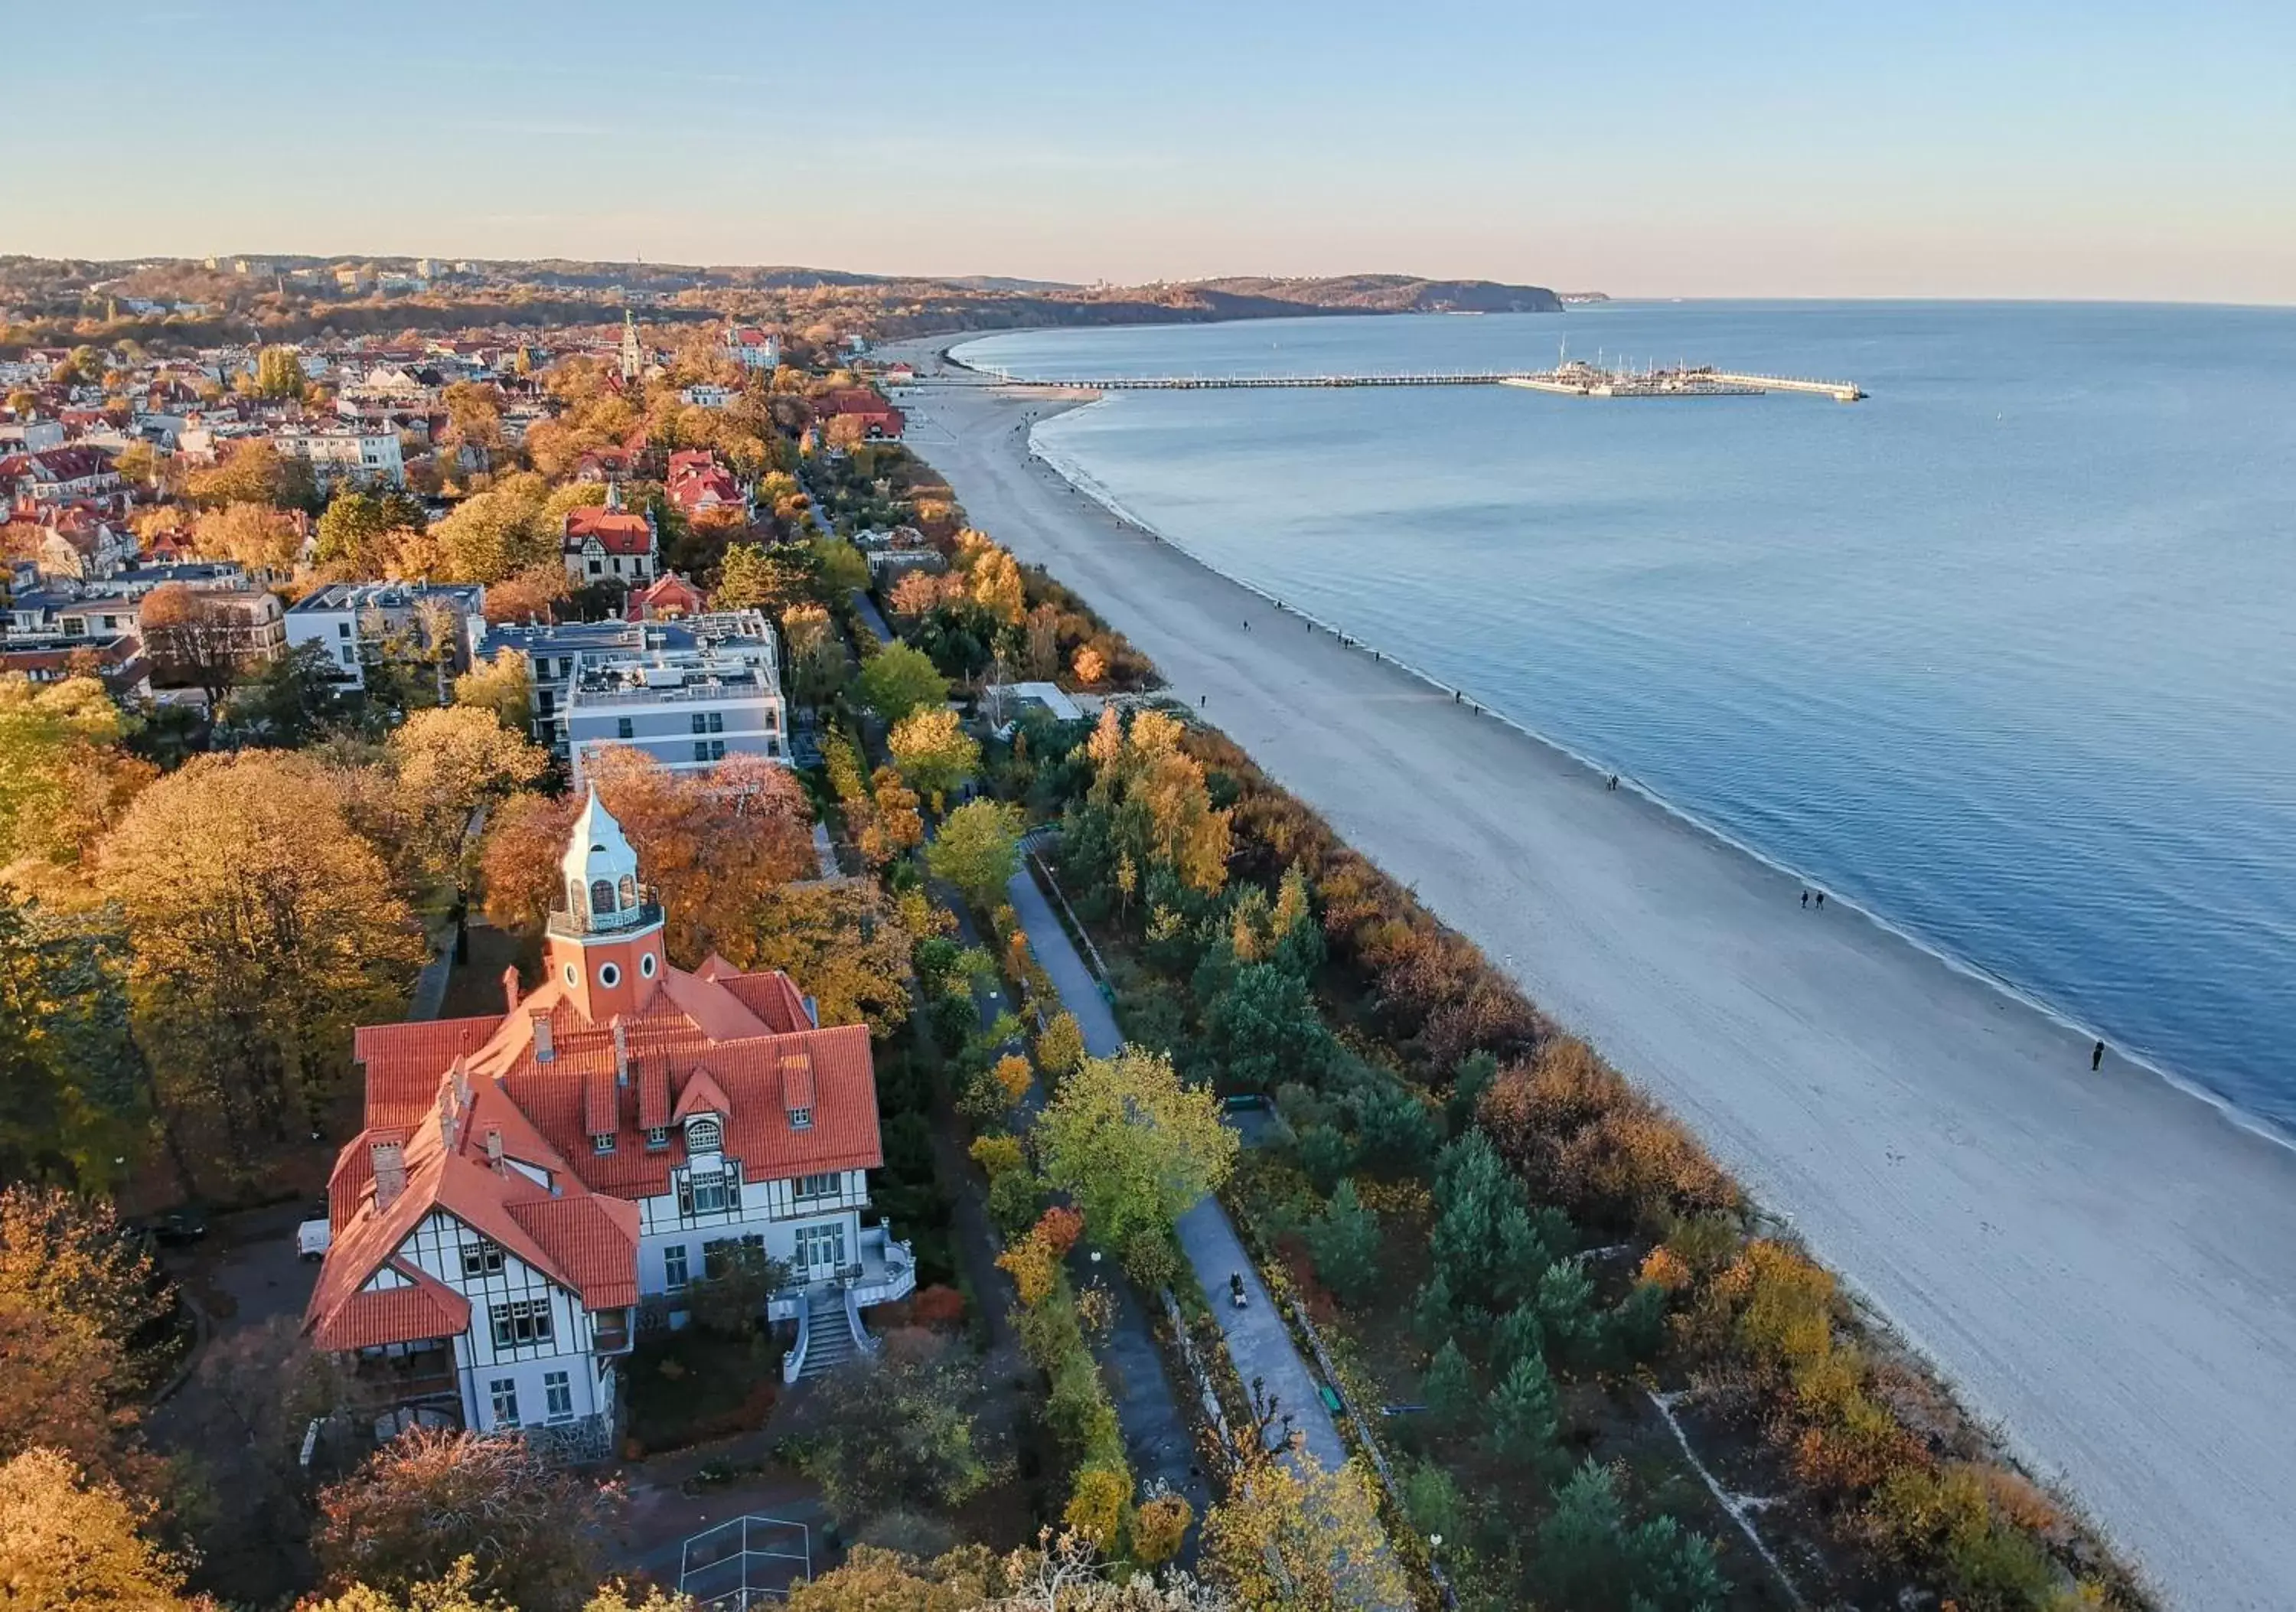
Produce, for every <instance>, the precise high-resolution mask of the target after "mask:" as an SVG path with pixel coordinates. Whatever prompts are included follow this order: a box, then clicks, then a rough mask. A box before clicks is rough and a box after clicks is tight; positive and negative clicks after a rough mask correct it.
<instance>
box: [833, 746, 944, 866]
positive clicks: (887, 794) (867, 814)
mask: <svg viewBox="0 0 2296 1612" xmlns="http://www.w3.org/2000/svg"><path fill="white" fill-rule="evenodd" d="M848 815H849V817H853V818H858V819H859V823H858V827H857V832H856V836H855V837H856V839H857V842H858V843H859V845H860V848H861V855H862V859H864V860H865V861H866V862H867V863H868V864H869V866H870V867H872V868H882V867H883V866H884V865H885V864H886V863H888V862H890V861H891V860H893V859H895V858H897V857H898V856H899V855H900V854H901V853H902V852H904V851H909V850H911V849H913V848H914V847H915V846H916V845H918V844H919V843H922V841H923V839H924V837H925V822H924V817H923V815H922V813H921V812H919V811H918V810H917V792H916V791H915V790H914V789H912V788H910V787H909V786H908V785H906V784H904V783H903V782H902V781H901V775H900V774H899V773H898V772H896V771H894V770H893V769H891V768H890V767H880V768H879V769H877V770H876V772H875V773H874V774H873V776H872V777H871V778H870V780H869V794H868V798H867V800H866V801H865V802H864V801H857V802H853V810H851V811H850V812H849V814H848Z"/></svg>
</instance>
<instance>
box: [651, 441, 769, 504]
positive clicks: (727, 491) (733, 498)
mask: <svg viewBox="0 0 2296 1612" xmlns="http://www.w3.org/2000/svg"><path fill="white" fill-rule="evenodd" d="M661 496H662V497H663V498H668V500H669V502H670V505H671V506H672V507H673V508H675V509H676V510H677V512H678V513H679V514H684V515H686V516H688V517H691V516H693V515H698V514H702V513H703V512H704V511H707V510H712V509H725V508H733V509H738V510H740V511H741V512H742V514H744V515H747V514H749V502H750V501H749V500H748V499H747V498H743V497H742V484H741V483H740V482H738V481H735V480H734V473H733V472H732V471H730V470H727V469H726V467H725V466H724V465H720V464H719V463H717V455H716V454H714V453H711V452H710V451H709V449H708V448H682V449H680V450H679V451H678V452H676V453H674V454H672V455H670V456H669V473H668V475H667V476H665V477H663V478H662V483H661Z"/></svg>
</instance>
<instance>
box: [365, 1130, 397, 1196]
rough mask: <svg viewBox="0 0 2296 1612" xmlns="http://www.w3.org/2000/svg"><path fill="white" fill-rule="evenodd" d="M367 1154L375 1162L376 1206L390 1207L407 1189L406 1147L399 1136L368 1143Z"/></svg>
mask: <svg viewBox="0 0 2296 1612" xmlns="http://www.w3.org/2000/svg"><path fill="white" fill-rule="evenodd" d="M367 1156H368V1157H369V1158H370V1159H371V1160H372V1161H373V1164H374V1206H375V1208H376V1209H378V1210H382V1209H388V1208H389V1207H390V1206H391V1205H393V1204H395V1203H397V1202H398V1197H399V1194H401V1193H403V1192H405V1191H406V1146H405V1144H403V1143H401V1142H400V1141H399V1140H398V1139H397V1138H395V1137H394V1138H392V1139H389V1140H388V1141H381V1140H378V1141H373V1142H370V1143H368V1144H367Z"/></svg>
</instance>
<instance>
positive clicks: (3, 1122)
mask: <svg viewBox="0 0 2296 1612" xmlns="http://www.w3.org/2000/svg"><path fill="white" fill-rule="evenodd" d="M128 962H129V958H128V950H127V936H126V934H125V933H123V932H122V931H121V929H120V928H119V921H118V915H117V914H116V913H115V912H113V911H111V909H107V908H102V907H98V908H94V909H88V910H85V911H69V910H67V911H56V910H51V909H48V908H46V907H45V906H41V905H38V904H25V903H20V902H19V901H17V900H16V899H15V898H14V897H13V896H12V895H11V894H10V893H9V892H7V891H6V890H5V889H4V888H0V1178H4V1179H7V1180H16V1181H31V1180H42V1181H56V1182H60V1183H64V1184H69V1185H77V1186H78V1187H81V1188H97V1187H101V1186H103V1185H106V1184H109V1183H110V1182H111V1180H113V1178H114V1176H115V1175H116V1173H117V1171H116V1167H115V1165H114V1164H113V1161H114V1160H115V1159H117V1158H119V1157H122V1156H127V1155H129V1154H132V1153H133V1152H134V1151H135V1147H136V1144H137V1143H138V1141H140V1139H141V1137H142V1133H143V1127H144V1124H145V1123H146V1122H145V1116H144V1114H143V1090H144V1082H145V1071H144V1066H143V1055H142V1052H141V1051H140V1050H139V1049H138V1048H137V1047H136V1045H135V1040H134V1038H133V1037H132V1036H131V1035H130V1034H129V1033H128V1014H127V966H128Z"/></svg>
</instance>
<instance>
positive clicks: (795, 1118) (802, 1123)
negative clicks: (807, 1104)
mask: <svg viewBox="0 0 2296 1612" xmlns="http://www.w3.org/2000/svg"><path fill="white" fill-rule="evenodd" d="M789 1123H790V1129H791V1130H792V1131H810V1130H812V1129H813V1110H812V1109H810V1108H792V1109H791V1110H790V1111H789Z"/></svg>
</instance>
